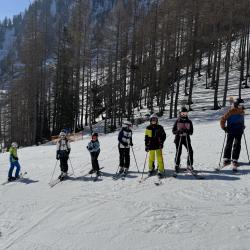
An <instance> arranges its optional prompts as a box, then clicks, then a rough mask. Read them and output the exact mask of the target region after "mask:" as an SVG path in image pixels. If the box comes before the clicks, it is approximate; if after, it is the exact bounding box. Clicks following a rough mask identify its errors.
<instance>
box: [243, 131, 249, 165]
mask: <svg viewBox="0 0 250 250" xmlns="http://www.w3.org/2000/svg"><path fill="white" fill-rule="evenodd" d="M243 135H244V140H245V145H246V150H247V157H248V163H249V164H250V159H249V153H248V148H247V140H246V136H245V133H243Z"/></svg>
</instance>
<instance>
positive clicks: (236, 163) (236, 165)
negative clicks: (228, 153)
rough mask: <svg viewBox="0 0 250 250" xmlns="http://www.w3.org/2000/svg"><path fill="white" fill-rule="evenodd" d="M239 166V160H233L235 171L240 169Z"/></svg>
mask: <svg viewBox="0 0 250 250" xmlns="http://www.w3.org/2000/svg"><path fill="white" fill-rule="evenodd" d="M238 167H239V163H238V162H237V161H233V171H234V172H237V171H238V169H237V168H238Z"/></svg>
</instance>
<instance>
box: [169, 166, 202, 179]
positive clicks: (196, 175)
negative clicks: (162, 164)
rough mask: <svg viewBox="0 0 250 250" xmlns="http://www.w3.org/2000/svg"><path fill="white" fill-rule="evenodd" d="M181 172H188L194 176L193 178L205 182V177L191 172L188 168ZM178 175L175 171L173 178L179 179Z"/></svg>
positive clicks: (193, 171)
mask: <svg viewBox="0 0 250 250" xmlns="http://www.w3.org/2000/svg"><path fill="white" fill-rule="evenodd" d="M181 172H187V173H188V174H190V175H192V176H193V177H194V178H195V179H197V180H203V179H205V177H204V176H203V175H199V174H198V173H197V171H195V170H191V169H188V168H184V169H181ZM178 175H179V173H177V172H176V171H174V173H173V177H174V178H177V177H178Z"/></svg>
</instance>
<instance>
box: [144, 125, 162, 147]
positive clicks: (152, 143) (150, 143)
mask: <svg viewBox="0 0 250 250" xmlns="http://www.w3.org/2000/svg"><path fill="white" fill-rule="evenodd" d="M165 140H166V133H165V131H164V128H163V127H162V126H161V125H159V124H155V125H153V124H150V125H149V126H147V128H146V130H145V147H146V149H147V150H156V149H161V148H163V144H164V141H165Z"/></svg>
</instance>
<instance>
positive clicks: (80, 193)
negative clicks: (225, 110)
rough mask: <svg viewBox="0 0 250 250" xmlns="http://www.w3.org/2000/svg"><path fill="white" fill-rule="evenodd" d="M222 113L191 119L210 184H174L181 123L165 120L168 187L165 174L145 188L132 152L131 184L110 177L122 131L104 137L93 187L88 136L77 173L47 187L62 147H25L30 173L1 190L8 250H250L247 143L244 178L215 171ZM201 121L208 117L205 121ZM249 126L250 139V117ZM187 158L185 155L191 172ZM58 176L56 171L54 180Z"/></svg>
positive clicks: (199, 161) (74, 157)
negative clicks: (175, 129) (176, 126)
mask: <svg viewBox="0 0 250 250" xmlns="http://www.w3.org/2000/svg"><path fill="white" fill-rule="evenodd" d="M221 114H222V111H218V112H217V111H213V113H212V112H211V111H207V112H205V114H204V112H203V115H201V113H200V112H192V113H190V117H191V118H192V119H193V120H194V135H193V136H192V145H193V149H194V160H195V164H194V167H195V169H197V170H200V173H199V174H201V175H204V176H205V179H204V180H197V179H195V178H194V177H193V176H191V175H189V174H186V173H181V174H180V175H178V177H177V178H176V179H175V178H172V177H171V174H172V172H173V167H174V154H175V147H174V144H173V139H174V137H173V135H172V134H171V129H172V125H173V122H174V121H173V120H168V119H166V118H165V117H163V118H162V119H161V120H160V122H161V124H162V125H164V128H165V129H166V133H167V136H168V137H167V140H166V143H165V147H164V153H163V155H164V162H165V168H166V178H164V179H163V180H162V182H163V184H162V185H160V186H156V185H154V182H155V181H156V180H157V177H151V178H149V179H147V180H145V181H144V182H142V183H139V180H140V178H141V172H140V173H137V168H136V166H135V162H134V159H133V154H132V152H131V167H130V170H131V173H130V174H129V175H128V176H127V177H126V178H125V180H121V179H119V180H113V179H112V176H113V174H114V173H115V171H116V170H117V166H118V165H117V164H118V149H117V135H118V133H117V132H116V133H114V134H109V135H104V136H100V143H101V154H100V166H101V167H104V168H103V169H102V171H103V174H104V175H103V176H102V178H101V179H100V181H98V182H95V183H94V182H93V181H92V180H93V179H92V178H91V177H90V176H84V177H83V175H84V173H86V172H87V171H88V170H89V169H90V166H91V164H90V156H89V153H88V152H87V149H86V145H87V143H88V140H89V138H87V139H86V138H85V139H84V140H81V141H76V142H74V143H72V153H71V158H70V159H71V163H72V166H73V168H74V172H75V176H71V177H70V178H69V179H68V180H66V181H64V182H61V183H59V184H57V185H56V186H55V187H53V188H50V187H49V185H48V182H49V180H50V178H51V173H52V172H53V168H54V166H55V153H56V149H55V146H54V145H47V146H39V147H36V146H34V147H28V148H23V149H20V150H19V151H18V154H19V159H20V164H21V166H22V170H23V171H27V172H28V174H27V176H25V178H24V179H23V180H22V181H20V182H17V183H8V184H6V185H4V186H3V185H1V186H0V195H1V199H0V232H1V234H0V235H1V236H0V249H1V250H2V249H11V250H17V249H18V250H22V249H23V250H27V249H32V250H33V249H34V250H64V249H65V250H66V249H67V250H68V249H75V250H82V249H83V250H85V249H87V250H88V249H90V250H95V249H102V250H110V249H115V250H116V249H119V250H120V249H121V250H127V249H128V250H130V249H131V250H134V249H136V250H137V249H138V250H145V249H146V250H162V249H164V250H165V249H169V250H173V249H178V250H179V249H192V250H193V249H197V250H198V249H199V250H200V249H209V250H210V249H222V250H244V249H249V245H250V216H249V215H250V212H249V211H250V184H249V183H250V166H249V164H246V163H247V154H246V150H245V144H244V139H243V140H242V151H241V156H240V161H241V162H243V163H244V164H242V166H241V167H240V168H239V171H238V173H233V172H232V170H231V167H227V168H225V169H223V170H222V171H220V172H215V171H214V168H215V167H217V165H218V161H219V158H220V152H221V147H222V142H223V138H224V134H223V132H222V131H221V129H220V127H219V122H218V119H219V117H220V116H221ZM201 117H205V118H204V119H203V121H202V118H201ZM146 125H147V124H143V125H141V126H139V127H138V128H135V129H134V144H135V146H134V152H135V155H136V157H137V162H138V165H139V168H140V171H142V169H143V164H144V160H145V155H146V153H145V151H144V130H145V127H146ZM246 127H247V129H246V133H245V135H246V138H247V141H248V142H249V141H250V133H249V128H250V117H249V116H246ZM249 146H250V145H249ZM8 158H9V155H8V153H5V154H1V157H0V166H1V168H0V182H1V183H3V182H4V181H5V180H6V176H7V172H8V167H9V163H8V161H9V159H8ZM186 160H187V154H186V151H185V150H184V149H183V154H182V165H183V166H185V162H186ZM147 169H148V168H147V166H146V171H147ZM69 171H70V172H72V169H71V165H70V163H69ZM58 175H59V167H58V166H57V169H56V173H55V175H54V178H56V177H57V176H58ZM145 177H146V174H145Z"/></svg>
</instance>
